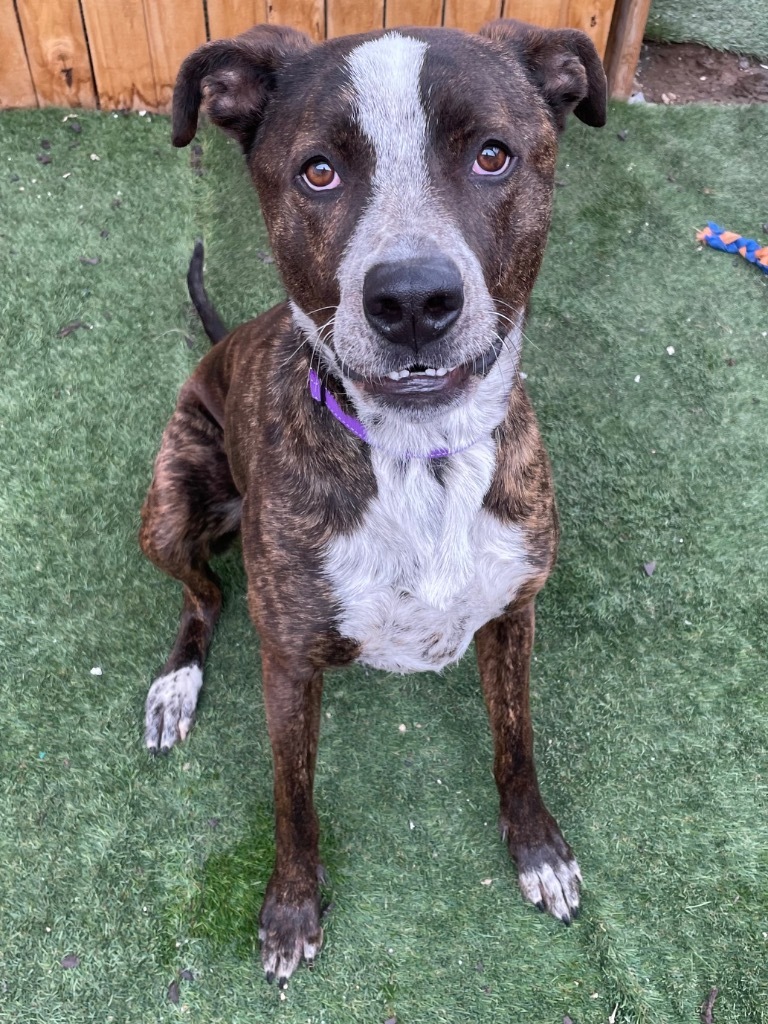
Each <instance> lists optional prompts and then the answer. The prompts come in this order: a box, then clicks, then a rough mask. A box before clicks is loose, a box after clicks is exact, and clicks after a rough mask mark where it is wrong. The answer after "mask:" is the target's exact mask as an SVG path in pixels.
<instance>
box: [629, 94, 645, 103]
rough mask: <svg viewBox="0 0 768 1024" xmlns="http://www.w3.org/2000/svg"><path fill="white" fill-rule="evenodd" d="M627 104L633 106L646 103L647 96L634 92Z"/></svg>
mask: <svg viewBox="0 0 768 1024" xmlns="http://www.w3.org/2000/svg"><path fill="white" fill-rule="evenodd" d="M627 103H631V104H635V103H645V94H644V93H642V92H633V93H632V95H631V96H630V97H629V99H628V100H627Z"/></svg>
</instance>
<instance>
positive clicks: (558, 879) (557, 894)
mask: <svg viewBox="0 0 768 1024" xmlns="http://www.w3.org/2000/svg"><path fill="white" fill-rule="evenodd" d="M519 872H520V874H519V880H520V890H521V892H522V894H523V896H525V898H526V899H527V900H530V901H531V903H533V904H535V905H536V906H537V907H538V908H539V910H544V911H546V912H547V913H549V914H551V915H552V916H553V917H557V918H559V920H561V921H562V922H563V924H570V923H571V921H573V920H574V918H576V917H578V913H579V900H580V890H581V871H580V870H579V865H578V863H577V861H576V858H575V857H573V856H571V857H570V858H569V859H565V858H562V857H560V856H558V854H557V853H556V852H555V851H554V850H553V849H552V848H551V847H549V848H547V847H545V848H543V849H539V850H537V851H535V853H534V854H532V856H531V857H530V860H529V863H528V865H527V866H526V867H525V868H520V869H519Z"/></svg>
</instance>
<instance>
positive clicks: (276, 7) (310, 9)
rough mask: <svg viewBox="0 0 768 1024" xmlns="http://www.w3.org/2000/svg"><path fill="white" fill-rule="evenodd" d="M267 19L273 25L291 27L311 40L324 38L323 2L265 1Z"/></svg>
mask: <svg viewBox="0 0 768 1024" xmlns="http://www.w3.org/2000/svg"><path fill="white" fill-rule="evenodd" d="M267 18H268V20H269V22H270V23H272V24H275V25H292V26H293V28H298V29H301V31H302V32H306V33H307V35H308V36H311V37H312V39H324V38H325V3H324V2H323V0H267Z"/></svg>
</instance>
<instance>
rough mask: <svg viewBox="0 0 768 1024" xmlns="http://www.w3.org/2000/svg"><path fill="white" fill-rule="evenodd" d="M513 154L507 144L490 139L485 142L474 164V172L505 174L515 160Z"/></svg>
mask: <svg viewBox="0 0 768 1024" xmlns="http://www.w3.org/2000/svg"><path fill="white" fill-rule="evenodd" d="M513 159H514V158H513V156H512V154H511V153H510V152H509V150H508V149H507V147H506V146H503V145H502V144H501V143H500V142H496V141H495V140H494V139H489V140H488V142H486V143H484V144H483V147H482V149H481V150H480V152H479V153H478V154H477V157H476V158H475V162H474V164H473V165H472V172H473V174H493V175H499V174H503V173H504V172H505V171H506V170H509V167H510V165H511V164H512V162H513Z"/></svg>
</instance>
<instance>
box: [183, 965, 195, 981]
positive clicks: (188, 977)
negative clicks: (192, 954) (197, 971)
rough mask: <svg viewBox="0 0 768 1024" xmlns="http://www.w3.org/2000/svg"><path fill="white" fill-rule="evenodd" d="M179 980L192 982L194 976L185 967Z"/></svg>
mask: <svg viewBox="0 0 768 1024" xmlns="http://www.w3.org/2000/svg"><path fill="white" fill-rule="evenodd" d="M181 980H182V981H194V980H195V976H194V974H193V973H192V971H190V969H189V968H188V967H185V968H184V970H183V971H182V972H181Z"/></svg>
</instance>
